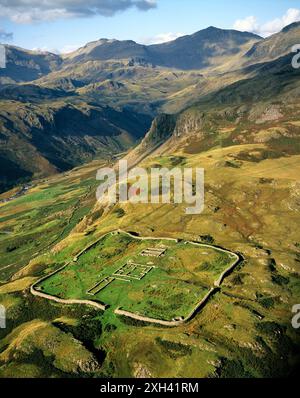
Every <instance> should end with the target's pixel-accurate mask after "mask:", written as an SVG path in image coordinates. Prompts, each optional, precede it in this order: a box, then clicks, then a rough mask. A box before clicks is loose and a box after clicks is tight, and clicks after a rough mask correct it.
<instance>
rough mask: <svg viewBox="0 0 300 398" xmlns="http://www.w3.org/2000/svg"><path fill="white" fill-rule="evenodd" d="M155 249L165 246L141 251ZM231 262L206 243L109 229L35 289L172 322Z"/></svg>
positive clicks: (192, 304)
mask: <svg viewBox="0 0 300 398" xmlns="http://www.w3.org/2000/svg"><path fill="white" fill-rule="evenodd" d="M159 248H162V249H164V250H165V252H164V253H163V254H162V255H161V256H158V257H156V256H154V257H153V256H148V255H144V256H143V255H142V253H143V251H145V250H147V249H151V250H152V249H154V250H158V249H159ZM162 251H163V250H162ZM232 262H233V258H232V257H231V255H230V254H229V253H228V254H227V253H224V252H221V251H218V250H217V249H214V248H210V247H205V246H201V245H193V244H192V243H189V242H176V241H175V240H174V241H171V240H160V239H157V240H150V239H149V240H148V239H146V240H141V239H137V238H134V237H132V236H130V235H127V234H125V233H118V234H114V233H112V234H108V235H106V236H105V237H103V238H102V239H101V240H100V241H99V242H98V243H97V244H96V245H95V246H94V247H92V248H91V249H89V250H88V251H87V252H86V253H84V254H83V255H82V256H81V257H80V258H79V259H78V261H77V262H73V263H71V264H69V265H68V266H67V267H65V268H64V269H63V270H61V271H59V272H58V273H56V274H54V275H52V276H50V277H49V278H46V279H45V280H43V281H41V282H40V283H39V284H38V285H37V287H36V288H37V289H39V290H41V291H43V292H45V293H47V294H50V295H52V296H56V297H59V298H62V299H85V300H86V299H88V300H94V301H97V302H101V303H104V304H107V305H109V306H110V307H113V308H117V307H120V308H122V309H124V310H127V311H130V312H134V313H137V314H140V315H143V316H148V317H152V318H158V319H163V320H172V319H174V318H176V317H187V316H188V315H189V314H190V312H191V311H192V310H193V308H194V307H195V306H196V305H197V303H199V301H200V300H201V299H202V298H203V297H204V296H205V295H206V294H207V293H208V291H209V290H210V288H211V287H212V286H213V283H214V281H215V280H217V279H218V277H219V276H220V274H221V273H222V272H223V271H224V270H225V269H226V268H228V266H229V265H230V264H231V263H232Z"/></svg>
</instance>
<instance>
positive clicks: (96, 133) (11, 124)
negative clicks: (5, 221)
mask: <svg viewBox="0 0 300 398" xmlns="http://www.w3.org/2000/svg"><path fill="white" fill-rule="evenodd" d="M22 88H23V87H21V86H17V87H15V90H14V88H13V87H10V88H9V90H8V89H5V90H6V91H5V92H6V94H7V92H9V95H10V97H13V98H14V99H11V100H7V99H6V100H4V99H3V100H1V110H0V128H1V134H0V142H1V148H0V159H1V166H2V167H1V170H2V173H1V178H0V191H4V190H7V189H9V188H10V187H12V186H14V185H15V184H16V183H20V182H22V181H26V180H30V179H31V178H36V177H41V176H47V175H49V174H53V173H55V172H61V171H65V170H69V169H71V168H73V167H75V166H76V165H79V164H82V163H83V162H87V161H89V160H91V159H93V158H97V157H98V158H99V157H100V158H101V157H102V158H110V157H111V156H112V154H114V153H119V152H123V151H124V150H127V149H128V148H130V147H131V146H132V145H134V144H135V142H136V141H137V140H139V139H140V138H142V137H143V135H144V134H145V132H146V131H147V129H148V128H149V125H150V121H151V119H150V118H149V116H147V115H143V114H135V113H133V112H128V111H126V110H122V111H116V110H114V109H112V108H109V107H101V106H98V105H96V104H88V103H85V102H83V101H82V100H79V99H77V101H76V100H74V99H73V98H72V97H67V96H66V93H65V95H64V96H63V95H62V92H61V91H60V92H59V93H60V95H59V96H56V95H54V94H55V93H56V92H55V90H49V89H47V90H42V89H40V88H39V87H35V88H34V87H32V86H31V87H29V86H25V87H24V91H25V93H26V95H25V98H26V99H25V101H24V100H23V96H22V95H23V94H24V93H23V94H22ZM29 90H30V95H29V93H28V92H29ZM20 92H21V93H20ZM44 94H45V96H44V97H43V95H44ZM7 95H8V94H7ZM4 97H5V96H4ZM20 97H21V98H20ZM29 101H30V102H29Z"/></svg>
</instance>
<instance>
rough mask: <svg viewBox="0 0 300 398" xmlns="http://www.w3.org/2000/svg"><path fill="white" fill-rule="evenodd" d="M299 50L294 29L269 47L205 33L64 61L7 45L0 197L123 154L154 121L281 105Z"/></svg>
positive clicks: (1, 93)
mask: <svg viewBox="0 0 300 398" xmlns="http://www.w3.org/2000/svg"><path fill="white" fill-rule="evenodd" d="M299 41H300V23H294V24H292V25H290V26H288V27H286V28H284V29H283V30H282V31H281V32H280V33H278V34H276V35H273V36H271V37H269V38H267V39H262V38H261V37H259V36H257V35H254V34H252V33H247V32H238V31H234V30H222V29H217V28H214V27H209V28H207V29H204V30H201V31H199V32H197V33H195V34H193V35H190V36H184V37H181V38H179V39H177V40H174V41H171V42H169V43H164V44H160V45H151V46H145V45H141V44H138V43H135V42H134V41H118V40H108V39H101V40H98V41H95V42H92V43H89V44H87V45H86V46H84V47H82V48H80V49H78V50H77V51H75V52H73V53H71V54H67V55H55V54H51V53H42V52H33V51H27V50H23V49H20V48H17V47H13V46H7V68H6V69H0V142H1V147H0V164H1V170H2V173H1V176H0V190H5V189H8V188H10V187H11V186H13V185H15V184H16V183H18V182H20V181H23V180H26V179H31V178H34V177H37V176H44V175H48V174H51V173H54V172H56V171H62V170H67V169H69V168H71V167H74V166H75V165H77V164H79V163H81V162H84V161H87V160H89V159H91V158H93V157H97V156H98V157H101V156H107V155H108V154H109V153H111V152H113V153H114V152H120V151H123V150H125V149H128V148H129V147H130V146H132V145H134V144H135V143H137V142H138V141H139V140H140V139H141V138H142V137H143V136H144V135H145V134H146V132H147V131H148V130H149V128H150V124H151V120H152V119H153V118H154V117H156V116H157V115H158V114H160V113H172V114H178V112H179V114H181V112H182V111H183V110H184V109H190V108H191V107H192V108H193V109H198V111H197V112H203V110H201V109H205V107H206V105H207V104H209V106H210V108H211V109H215V108H216V107H218V106H222V107H223V108H224V107H227V106H232V105H233V104H235V105H236V104H238V105H241V104H248V103H249V101H250V102H251V103H255V101H256V100H257V99H258V98H259V101H266V102H269V103H270V102H272V100H273V99H274V98H275V97H276V99H277V101H279V102H280V101H281V98H282V96H283V94H284V93H285V92H286V86H287V85H290V83H291V82H292V81H293V84H295V85H296V86H297V85H298V83H297V78H298V77H299V76H298V75H295V73H296V72H295V71H293V70H290V64H289V63H290V55H288V54H289V53H290V51H291V47H292V46H293V45H294V44H296V43H298V42H299ZM290 87H291V88H292V86H290ZM194 104H198V105H197V106H196V108H195V106H194ZM250 108H251V107H250ZM175 118H177V116H176V117H175ZM197 118H199V117H198V116H197ZM160 120H163V121H164V123H165V120H166V119H165V118H164V117H163V118H162V119H160ZM168 123H169V122H168ZM158 125H159V126H160V125H161V124H160V123H158ZM168 126H170V125H169V124H168ZM156 127H157V126H156ZM167 130H168V134H170V131H169V130H170V128H169V127H168V129H167ZM155 131H156V133H158V132H159V129H157V128H156V129H155ZM163 133H164V132H159V134H158V136H160V134H162V135H163ZM166 133H167V132H166Z"/></svg>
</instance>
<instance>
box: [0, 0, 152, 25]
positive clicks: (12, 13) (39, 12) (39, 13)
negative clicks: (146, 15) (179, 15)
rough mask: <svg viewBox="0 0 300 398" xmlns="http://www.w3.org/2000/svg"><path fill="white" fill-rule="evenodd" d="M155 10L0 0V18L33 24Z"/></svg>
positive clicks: (106, 0)
mask: <svg viewBox="0 0 300 398" xmlns="http://www.w3.org/2000/svg"><path fill="white" fill-rule="evenodd" d="M156 6H157V4H156V0H13V1H11V0H0V17H6V18H9V19H11V20H12V21H13V22H16V23H32V22H36V21H53V20H57V19H63V18H64V19H65V18H81V17H92V16H95V15H102V16H106V17H111V16H113V15H115V14H116V13H118V12H122V11H126V10H128V9H129V8H133V7H135V8H137V9H138V10H140V11H148V10H150V9H153V8H156Z"/></svg>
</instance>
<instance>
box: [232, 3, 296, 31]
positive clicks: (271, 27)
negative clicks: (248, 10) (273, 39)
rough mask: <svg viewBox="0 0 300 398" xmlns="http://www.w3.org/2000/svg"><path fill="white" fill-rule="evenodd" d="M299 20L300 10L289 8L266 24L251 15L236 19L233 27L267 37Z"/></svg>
mask: <svg viewBox="0 0 300 398" xmlns="http://www.w3.org/2000/svg"><path fill="white" fill-rule="evenodd" d="M298 21H300V10H299V9H297V8H289V9H288V10H287V12H286V13H285V14H284V15H283V16H282V17H280V18H275V19H273V20H271V21H268V22H266V23H264V24H259V23H258V21H257V18H256V17H254V16H249V17H246V18H244V19H238V20H237V21H235V23H234V25H233V27H234V29H236V30H240V31H247V32H252V33H256V34H259V35H261V36H263V37H267V36H270V35H273V34H274V33H277V32H279V31H280V30H282V29H283V28H284V27H285V26H287V25H290V24H291V23H293V22H298Z"/></svg>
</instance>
